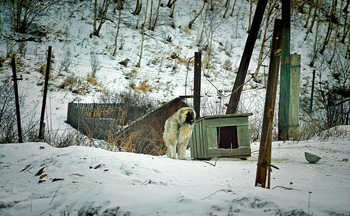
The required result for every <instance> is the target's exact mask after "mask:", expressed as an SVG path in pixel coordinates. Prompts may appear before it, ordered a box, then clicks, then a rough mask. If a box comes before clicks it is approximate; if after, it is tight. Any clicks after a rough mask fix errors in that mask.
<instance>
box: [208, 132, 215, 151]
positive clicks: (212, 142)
mask: <svg viewBox="0 0 350 216" xmlns="http://www.w3.org/2000/svg"><path fill="white" fill-rule="evenodd" d="M207 139H208V148H209V149H213V148H217V128H215V127H212V128H207Z"/></svg>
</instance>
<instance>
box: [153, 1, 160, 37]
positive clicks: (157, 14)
mask: <svg viewBox="0 0 350 216" xmlns="http://www.w3.org/2000/svg"><path fill="white" fill-rule="evenodd" d="M161 1H162V0H158V6H157V11H156V18H155V19H154V22H153V26H152V28H151V30H152V31H154V29H155V28H156V24H157V21H158V17H159V8H160V3H161Z"/></svg>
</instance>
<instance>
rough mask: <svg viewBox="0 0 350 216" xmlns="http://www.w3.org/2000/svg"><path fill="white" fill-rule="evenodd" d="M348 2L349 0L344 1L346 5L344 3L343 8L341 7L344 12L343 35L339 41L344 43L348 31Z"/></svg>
mask: <svg viewBox="0 0 350 216" xmlns="http://www.w3.org/2000/svg"><path fill="white" fill-rule="evenodd" d="M349 2H350V0H347V1H346V5H345V7H344V9H343V12H344V13H345V18H344V28H343V37H342V39H341V42H342V43H343V44H345V38H346V36H347V34H348V33H349V29H350V28H349V24H348V13H349V11H348V7H349Z"/></svg>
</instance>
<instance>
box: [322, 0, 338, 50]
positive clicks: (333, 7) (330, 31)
mask: <svg viewBox="0 0 350 216" xmlns="http://www.w3.org/2000/svg"><path fill="white" fill-rule="evenodd" d="M336 8H337V0H333V2H332V10H331V15H330V18H329V23H328V29H327V33H326V37H325V38H324V42H323V46H322V48H321V50H320V53H321V54H323V52H324V50H325V49H326V46H327V45H328V42H329V39H330V37H331V34H332V29H333V22H335V11H336Z"/></svg>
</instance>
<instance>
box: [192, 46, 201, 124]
mask: <svg viewBox="0 0 350 216" xmlns="http://www.w3.org/2000/svg"><path fill="white" fill-rule="evenodd" d="M201 68H202V53H200V52H195V53H194V93H193V96H194V97H193V106H194V110H195V112H196V114H197V119H199V117H200V104H201V70H202V69H201Z"/></svg>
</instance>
